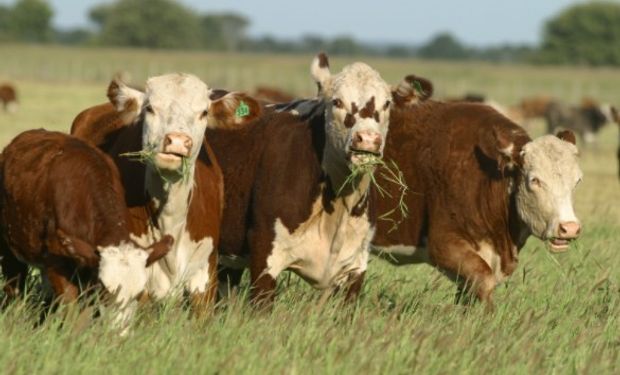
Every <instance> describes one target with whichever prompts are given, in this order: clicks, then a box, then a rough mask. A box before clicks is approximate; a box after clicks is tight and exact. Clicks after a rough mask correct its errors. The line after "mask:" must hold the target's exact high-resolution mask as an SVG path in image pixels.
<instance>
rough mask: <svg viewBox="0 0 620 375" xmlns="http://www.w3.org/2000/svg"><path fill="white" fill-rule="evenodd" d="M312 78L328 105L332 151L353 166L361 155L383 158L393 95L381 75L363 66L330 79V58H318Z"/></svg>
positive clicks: (354, 66)
mask: <svg viewBox="0 0 620 375" xmlns="http://www.w3.org/2000/svg"><path fill="white" fill-rule="evenodd" d="M312 74H313V76H314V79H315V80H316V82H317V84H318V85H319V88H320V92H319V93H320V95H321V96H322V97H323V99H324V100H325V102H326V113H325V114H326V123H327V125H326V136H327V142H328V144H329V146H330V147H332V148H333V149H334V151H336V153H338V154H339V156H341V157H342V159H343V160H347V161H349V162H351V163H360V162H361V161H362V160H364V158H363V157H362V155H367V154H371V155H376V156H382V154H383V147H384V145H385V138H386V136H387V132H388V124H389V116H390V104H391V92H390V87H389V85H388V84H387V83H386V82H385V81H384V80H383V79H382V78H381V76H380V75H379V73H377V71H375V70H374V69H372V68H371V67H369V66H368V65H366V64H363V63H354V64H351V65H348V66H346V67H345V68H344V69H343V70H342V72H340V73H338V74H336V75H333V76H332V75H331V74H330V72H329V64H328V62H327V57H326V56H325V55H323V54H321V55H319V56H317V57H316V58H315V59H314V61H313V64H312Z"/></svg>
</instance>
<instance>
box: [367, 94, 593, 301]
mask: <svg viewBox="0 0 620 375" xmlns="http://www.w3.org/2000/svg"><path fill="white" fill-rule="evenodd" d="M401 86H404V87H409V86H410V85H409V84H408V83H407V82H404V83H403V84H402V85H401ZM402 91H406V90H402ZM390 118H391V120H390V133H389V135H388V139H387V145H386V155H385V158H386V159H387V160H389V159H393V160H395V161H396V163H397V164H398V165H399V167H400V168H401V169H402V171H403V173H404V177H405V179H406V182H407V185H408V186H409V192H408V194H407V195H406V204H407V206H408V208H409V216H408V217H407V218H406V219H404V221H402V222H401V223H400V225H399V226H398V227H397V228H396V229H395V230H392V229H393V221H392V222H390V221H381V220H380V221H378V223H377V234H376V236H375V238H374V240H373V249H374V250H375V251H377V252H378V253H380V254H383V255H384V256H385V257H386V258H388V259H389V260H391V261H392V262H394V263H395V264H406V263H430V264H432V265H434V266H436V267H437V268H439V269H440V270H442V271H443V272H445V273H446V274H447V275H448V276H449V277H451V278H452V279H453V280H456V281H458V283H459V285H460V287H461V290H463V289H466V290H471V291H472V292H474V294H475V295H476V296H477V297H478V298H479V299H481V300H484V301H487V302H488V306H492V304H491V294H492V291H493V289H494V288H495V286H496V285H497V283H498V282H500V281H501V280H503V279H504V278H505V277H507V276H508V275H510V274H511V273H512V272H513V271H514V270H515V268H516V266H517V255H518V251H519V249H521V247H522V246H523V245H524V244H525V240H526V239H527V238H528V237H529V236H530V235H534V236H536V237H538V238H540V239H542V240H545V241H548V242H549V245H550V247H551V250H552V251H563V250H565V249H566V248H567V246H568V243H569V241H571V240H572V239H574V238H576V237H577V236H578V235H579V232H580V225H579V220H578V219H577V218H576V216H575V214H574V212H573V207H572V192H573V188H574V187H575V185H576V184H577V183H578V182H579V180H580V179H581V175H582V174H581V171H580V169H579V167H578V165H577V148H576V147H575V145H574V135H573V134H572V133H564V134H563V135H562V138H563V139H564V140H561V139H560V138H558V137H556V136H552V135H547V136H543V137H540V138H538V139H536V140H531V139H530V137H529V136H528V135H527V134H526V133H525V131H524V130H523V129H522V128H521V127H519V126H518V125H516V124H514V123H513V122H511V121H510V120H508V119H507V118H505V117H504V116H502V115H501V114H499V113H497V112H496V111H494V110H493V109H491V108H489V107H487V106H484V105H480V104H470V103H439V102H434V101H428V102H426V103H423V104H420V105H414V106H409V107H402V106H401V107H398V106H397V107H395V108H394V109H393V111H392V114H391V117H390ZM377 177H378V180H379V184H381V185H383V186H385V187H386V188H387V189H388V192H390V193H391V195H392V198H390V197H388V196H384V197H382V198H381V199H379V200H378V203H377V213H378V214H382V213H385V212H388V211H390V210H392V209H393V208H394V207H395V206H396V205H397V202H396V200H395V199H396V198H397V197H398V196H399V195H398V192H397V191H395V190H394V188H393V185H392V184H390V183H389V182H387V181H385V180H384V179H383V178H382V177H381V176H380V175H378V176H377ZM391 218H392V220H394V221H397V222H399V221H401V220H402V218H401V217H400V216H398V214H394V215H392V216H391Z"/></svg>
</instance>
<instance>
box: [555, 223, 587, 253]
mask: <svg viewBox="0 0 620 375" xmlns="http://www.w3.org/2000/svg"><path fill="white" fill-rule="evenodd" d="M556 233H557V235H556V236H555V237H553V238H551V239H549V246H550V250H551V251H552V252H554V253H561V252H564V251H566V250H567V249H568V245H569V244H570V243H571V241H573V240H575V239H577V238H578V237H579V234H580V233H581V225H580V224H579V223H578V222H576V221H565V222H561V223H560V224H559V225H558V227H557V229H556Z"/></svg>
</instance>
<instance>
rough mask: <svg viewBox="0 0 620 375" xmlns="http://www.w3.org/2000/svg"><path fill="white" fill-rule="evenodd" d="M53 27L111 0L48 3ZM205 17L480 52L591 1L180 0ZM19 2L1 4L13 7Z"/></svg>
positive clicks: (293, 34)
mask: <svg viewBox="0 0 620 375" xmlns="http://www.w3.org/2000/svg"><path fill="white" fill-rule="evenodd" d="M48 1H49V3H50V4H51V5H52V7H53V8H54V11H55V17H54V20H53V23H54V25H56V26H58V27H61V28H71V27H76V26H82V27H85V26H88V25H89V21H88V10H89V9H90V8H91V7H93V6H94V5H96V4H100V3H106V2H107V3H109V2H113V1H111V0H48ZM179 1H180V2H181V3H183V4H185V5H188V6H190V7H192V8H194V9H196V10H198V11H201V12H224V11H234V12H237V13H240V14H243V15H245V16H246V17H247V18H249V19H250V21H251V23H250V27H249V29H248V31H249V34H250V35H251V36H261V35H265V34H269V35H272V36H276V37H282V38H291V39H293V38H297V37H300V36H302V35H304V34H315V35H320V36H323V37H333V36H336V35H349V36H353V37H354V38H356V39H358V40H362V41H367V42H399V43H406V44H413V45H415V44H420V43H423V42H426V41H428V40H429V39H430V38H431V37H432V36H433V35H435V34H437V33H439V32H443V31H449V32H451V33H452V34H453V35H455V36H456V37H457V38H458V39H459V40H461V41H462V42H465V43H466V44H469V45H473V46H488V45H496V44H501V43H527V44H536V43H538V42H539V41H540V37H541V32H542V25H543V24H544V21H545V20H547V19H549V18H550V17H552V16H554V15H555V14H557V13H558V12H559V11H560V10H562V9H564V8H565V7H567V6H569V5H572V4H576V3H580V2H585V0H424V1H419V0H401V1H398V0H374V1H368V0H355V1H351V0H261V1H259V0H179ZM14 2H15V0H0V3H4V4H11V3H14Z"/></svg>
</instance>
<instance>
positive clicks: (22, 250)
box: [0, 129, 173, 320]
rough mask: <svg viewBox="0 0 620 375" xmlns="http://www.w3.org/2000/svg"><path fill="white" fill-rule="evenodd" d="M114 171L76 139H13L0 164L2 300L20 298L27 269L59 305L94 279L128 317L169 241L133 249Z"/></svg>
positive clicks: (27, 135) (42, 133)
mask: <svg viewBox="0 0 620 375" xmlns="http://www.w3.org/2000/svg"><path fill="white" fill-rule="evenodd" d="M123 195H124V193H123V187H122V185H121V181H120V176H119V174H118V170H117V169H116V166H115V165H114V162H113V161H112V159H111V158H110V157H108V156H107V155H105V154H104V153H103V152H101V151H99V150H97V149H96V148H95V147H93V146H91V145H89V144H87V143H86V142H84V141H81V140H79V139H78V138H75V137H72V136H69V135H67V134H64V133H59V132H51V131H46V130H43V129H39V130H30V131H26V132H24V133H21V134H20V135H18V136H17V137H15V139H13V141H11V143H10V144H9V145H8V146H6V148H5V149H4V151H3V152H2V160H1V162H0V228H1V229H0V231H1V233H2V236H1V238H0V257H1V258H2V259H1V260H0V262H1V265H2V273H3V275H4V277H5V280H6V284H5V286H4V291H5V294H6V295H7V296H8V297H9V299H12V298H15V297H17V296H18V295H20V294H22V293H23V291H24V286H25V282H26V276H27V274H28V265H33V266H36V267H38V268H39V269H40V270H41V273H42V276H43V277H44V279H45V280H46V281H48V282H49V285H50V286H51V288H52V291H53V293H54V295H55V296H56V297H57V299H58V300H59V301H60V302H65V303H66V302H70V301H74V300H76V299H77V297H78V295H79V294H80V291H82V290H84V289H81V288H80V286H89V285H93V284H95V283H96V281H97V280H99V281H100V282H101V284H103V286H104V287H105V290H106V291H108V292H109V293H110V294H112V295H114V296H115V300H114V302H115V303H116V304H117V305H118V306H119V307H120V309H121V316H120V317H119V318H122V319H123V320H125V319H127V318H129V317H130V315H131V312H132V311H133V309H134V308H135V306H136V303H137V301H136V298H137V297H138V296H139V295H140V293H142V291H143V290H144V288H145V285H146V281H147V268H146V267H148V266H149V265H151V264H153V263H154V262H156V261H157V260H158V259H160V258H161V257H163V256H165V255H166V253H167V252H168V251H169V249H170V246H171V245H172V242H173V239H172V237H170V236H163V237H162V238H161V240H159V241H157V242H154V243H153V241H151V245H150V246H149V247H144V246H140V245H138V244H136V243H135V242H134V241H133V240H132V239H131V238H130V235H129V228H128V223H127V215H128V212H127V208H126V207H125V202H124V197H123Z"/></svg>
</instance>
